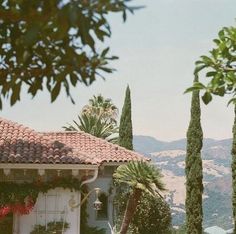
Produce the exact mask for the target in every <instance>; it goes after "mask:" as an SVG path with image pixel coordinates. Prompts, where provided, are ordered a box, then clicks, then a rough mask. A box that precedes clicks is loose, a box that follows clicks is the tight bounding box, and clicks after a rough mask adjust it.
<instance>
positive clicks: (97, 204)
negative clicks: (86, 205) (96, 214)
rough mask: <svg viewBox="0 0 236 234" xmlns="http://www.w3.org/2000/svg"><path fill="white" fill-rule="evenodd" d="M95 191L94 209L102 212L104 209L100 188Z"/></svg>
mask: <svg viewBox="0 0 236 234" xmlns="http://www.w3.org/2000/svg"><path fill="white" fill-rule="evenodd" d="M94 190H95V192H96V201H95V202H94V203H93V207H94V209H95V210H101V209H102V202H101V201H99V193H100V188H95V189H94Z"/></svg>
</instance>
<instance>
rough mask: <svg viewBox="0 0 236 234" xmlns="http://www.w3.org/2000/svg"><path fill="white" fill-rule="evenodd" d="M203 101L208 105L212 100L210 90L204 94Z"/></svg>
mask: <svg viewBox="0 0 236 234" xmlns="http://www.w3.org/2000/svg"><path fill="white" fill-rule="evenodd" d="M202 100H203V102H204V103H205V104H206V105H207V104H208V103H209V102H211V100H212V95H211V94H210V93H209V92H205V93H204V95H203V96H202Z"/></svg>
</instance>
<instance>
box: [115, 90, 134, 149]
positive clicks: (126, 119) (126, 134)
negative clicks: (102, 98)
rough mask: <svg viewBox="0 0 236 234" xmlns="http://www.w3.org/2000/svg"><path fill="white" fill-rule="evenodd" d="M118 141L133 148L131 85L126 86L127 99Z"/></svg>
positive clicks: (121, 144)
mask: <svg viewBox="0 0 236 234" xmlns="http://www.w3.org/2000/svg"><path fill="white" fill-rule="evenodd" d="M118 143H119V145H120V146H123V147H125V148H126V149H129V150H133V127H132V114H131V97H130V88H129V86H128V87H127V88H126V92H125V101H124V105H123V108H122V114H121V118H120V127H119V139H118Z"/></svg>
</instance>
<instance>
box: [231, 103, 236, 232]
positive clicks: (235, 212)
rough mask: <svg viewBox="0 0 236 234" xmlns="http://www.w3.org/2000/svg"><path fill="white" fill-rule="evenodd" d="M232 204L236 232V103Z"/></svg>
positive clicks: (235, 107)
mask: <svg viewBox="0 0 236 234" xmlns="http://www.w3.org/2000/svg"><path fill="white" fill-rule="evenodd" d="M231 167H232V187H233V189H232V190H233V191H232V206H233V216H234V233H236V105H235V106H234V125H233V143H232V165H231Z"/></svg>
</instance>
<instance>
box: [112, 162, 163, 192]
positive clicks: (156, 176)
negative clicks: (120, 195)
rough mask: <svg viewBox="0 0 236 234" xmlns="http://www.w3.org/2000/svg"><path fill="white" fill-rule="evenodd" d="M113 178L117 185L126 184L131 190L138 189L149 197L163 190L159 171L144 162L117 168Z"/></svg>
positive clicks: (130, 163) (131, 163)
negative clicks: (148, 194)
mask: <svg viewBox="0 0 236 234" xmlns="http://www.w3.org/2000/svg"><path fill="white" fill-rule="evenodd" d="M113 177H114V179H115V182H116V183H118V184H126V185H128V186H129V187H131V188H133V189H140V190H142V191H145V192H148V193H150V194H151V195H156V194H158V193H159V192H158V191H164V190H165V186H164V184H163V182H162V181H161V178H162V175H161V173H160V171H159V169H157V168H156V167H154V166H153V165H151V164H149V163H147V162H144V161H133V162H129V163H128V164H126V165H121V166H119V167H118V168H117V170H116V172H115V173H114V175H113Z"/></svg>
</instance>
